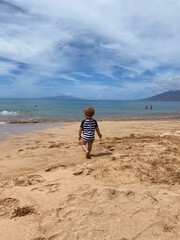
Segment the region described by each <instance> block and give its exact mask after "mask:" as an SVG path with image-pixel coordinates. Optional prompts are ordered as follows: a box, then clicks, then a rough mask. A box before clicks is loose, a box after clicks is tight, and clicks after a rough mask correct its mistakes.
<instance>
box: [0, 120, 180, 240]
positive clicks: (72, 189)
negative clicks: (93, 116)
mask: <svg viewBox="0 0 180 240" xmlns="http://www.w3.org/2000/svg"><path fill="white" fill-rule="evenodd" d="M99 126H100V129H101V132H102V134H103V138H102V139H101V140H100V139H98V138H96V140H95V142H94V146H93V151H92V158H91V159H88V160H87V159H86V158H85V154H84V153H83V151H82V149H81V146H80V145H79V144H78V140H77V139H78V128H79V123H72V124H70V125H67V126H63V127H59V128H51V129H46V130H43V131H39V132H38V131H37V132H34V133H28V134H24V135H21V136H18V135H16V136H9V138H7V139H5V140H1V142H0V144H1V146H0V239H1V240H11V239H12V240H56V239H57V240H75V239H80V240H101V239H102V240H155V239H156V240H178V239H180V188H179V186H180V171H179V170H180V122H179V121H114V122H113V121H111V122H108V121H102V122H99Z"/></svg>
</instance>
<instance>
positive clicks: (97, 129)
mask: <svg viewBox="0 0 180 240" xmlns="http://www.w3.org/2000/svg"><path fill="white" fill-rule="evenodd" d="M96 132H97V134H98V136H99V138H102V134H101V133H100V130H99V128H96Z"/></svg>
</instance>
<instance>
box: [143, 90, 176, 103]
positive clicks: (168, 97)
mask: <svg viewBox="0 0 180 240" xmlns="http://www.w3.org/2000/svg"><path fill="white" fill-rule="evenodd" d="M140 101H180V90H176V91H168V92H164V93H161V94H158V95H155V96H152V97H149V98H144V99H140Z"/></svg>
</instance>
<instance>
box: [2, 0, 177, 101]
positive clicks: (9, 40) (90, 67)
mask: <svg viewBox="0 0 180 240" xmlns="http://www.w3.org/2000/svg"><path fill="white" fill-rule="evenodd" d="M179 13H180V0H151V1H148V0H136V1H134V0H76V1H73V0H28V1H27V0H7V1H6V0H4V1H1V0H0V97H45V96H59V95H68V96H75V97H80V98H88V99H139V98H144V97H149V96H152V95H155V94H159V93H162V92H165V91H169V90H179V89H180V14H179Z"/></svg>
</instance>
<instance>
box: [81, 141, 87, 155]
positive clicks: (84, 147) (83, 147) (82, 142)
mask: <svg viewBox="0 0 180 240" xmlns="http://www.w3.org/2000/svg"><path fill="white" fill-rule="evenodd" d="M86 144H87V142H85V141H83V140H81V146H82V149H83V151H84V152H85V153H88V149H87V147H86Z"/></svg>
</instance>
